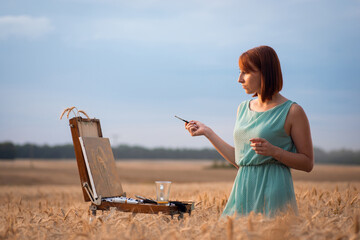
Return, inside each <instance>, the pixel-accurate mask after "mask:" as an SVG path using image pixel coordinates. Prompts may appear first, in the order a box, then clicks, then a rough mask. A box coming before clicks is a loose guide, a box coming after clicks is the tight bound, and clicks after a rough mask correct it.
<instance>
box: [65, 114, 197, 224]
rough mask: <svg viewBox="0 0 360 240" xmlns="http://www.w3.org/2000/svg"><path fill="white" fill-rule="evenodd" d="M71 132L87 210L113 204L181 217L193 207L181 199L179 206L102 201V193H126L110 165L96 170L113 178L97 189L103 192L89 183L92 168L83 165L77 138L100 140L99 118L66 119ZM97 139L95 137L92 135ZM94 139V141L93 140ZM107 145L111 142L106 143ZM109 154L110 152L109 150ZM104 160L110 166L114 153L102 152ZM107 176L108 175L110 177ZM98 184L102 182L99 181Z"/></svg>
mask: <svg viewBox="0 0 360 240" xmlns="http://www.w3.org/2000/svg"><path fill="white" fill-rule="evenodd" d="M69 123H70V129H71V135H72V139H73V143H74V149H75V157H76V161H77V166H78V170H79V175H80V182H81V187H82V191H83V196H84V200H85V201H86V202H89V201H91V205H90V208H89V209H90V211H91V213H92V215H93V216H95V215H96V211H97V210H105V211H106V210H110V209H112V208H115V209H116V210H118V211H123V212H132V213H134V214H135V213H153V214H157V213H159V212H162V213H164V214H169V215H171V216H172V217H173V216H174V215H176V214H178V215H179V216H178V217H179V218H182V217H183V214H184V213H188V214H191V210H193V209H194V203H193V202H181V204H182V208H181V209H180V208H179V207H178V206H175V205H170V206H167V205H157V204H149V203H139V204H129V203H118V202H106V201H103V200H102V198H104V197H120V196H124V197H126V193H125V192H124V191H123V189H122V186H121V182H120V180H119V178H118V175H117V171H116V167H114V168H113V169H109V171H111V173H109V172H104V169H103V168H102V169H100V170H99V169H98V168H96V169H97V171H103V172H101V174H102V175H103V176H106V179H107V181H109V179H112V180H113V179H115V180H114V181H115V182H113V184H108V185H107V188H108V189H107V190H106V191H102V190H104V189H96V190H97V191H99V192H102V193H103V195H99V194H96V193H94V192H93V191H92V189H94V188H92V184H94V185H97V184H96V182H95V183H92V182H93V181H94V180H93V179H92V176H91V174H92V173H91V171H90V174H89V166H86V164H87V162H86V161H85V159H84V154H83V149H82V145H81V142H80V138H82V139H87V138H102V140H101V141H100V142H103V139H104V138H103V136H102V132H101V127H100V121H99V119H90V118H82V117H74V118H71V119H70V120H69ZM94 140H96V139H94ZM95 142H96V141H95ZM109 146H110V145H109ZM111 155H112V152H111ZM104 158H106V160H107V162H108V163H109V164H111V165H113V166H115V161H114V158H113V155H112V156H110V155H109V154H108V155H107V156H104ZM109 176H110V177H109ZM100 186H101V185H100Z"/></svg>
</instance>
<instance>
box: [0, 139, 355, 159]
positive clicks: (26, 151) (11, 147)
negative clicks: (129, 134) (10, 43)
mask: <svg viewBox="0 0 360 240" xmlns="http://www.w3.org/2000/svg"><path fill="white" fill-rule="evenodd" d="M113 153H114V157H115V159H150V160H151V159H175V160H176V159H178V160H180V159H199V160H201V159H213V160H217V159H222V157H221V155H220V154H219V153H218V152H217V151H216V150H215V149H210V148H204V149H187V148H146V147H141V146H129V145H120V146H117V147H113ZM314 154H315V162H316V163H331V164H360V151H352V150H336V151H330V152H326V151H324V150H322V149H320V148H315V149H314ZM15 158H37V159H54V160H56V159H74V158H75V153H74V147H73V145H72V144H65V145H55V146H49V145H41V146H40V145H36V144H22V145H18V144H13V143H11V142H2V143H0V160H1V159H15Z"/></svg>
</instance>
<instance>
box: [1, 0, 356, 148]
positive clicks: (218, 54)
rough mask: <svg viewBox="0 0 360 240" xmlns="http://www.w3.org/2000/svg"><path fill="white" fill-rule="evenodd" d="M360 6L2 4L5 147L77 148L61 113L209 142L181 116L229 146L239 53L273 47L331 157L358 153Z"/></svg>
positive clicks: (131, 132)
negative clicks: (78, 112)
mask: <svg viewBox="0 0 360 240" xmlns="http://www.w3.org/2000/svg"><path fill="white" fill-rule="evenodd" d="M359 22H360V1H355V0H349V1H325V0H314V1H310V0H286V1H285V0H279V1H227V0H225V1H186V0H185V1H176V2H175V1H157V0H153V1H152V0H150V1H143V0H135V1H115V0H114V1H112V0H101V1H100V0H86V1H85V0H56V1H55V0H54V1H49V0H46V1H25V0H18V1H17V0H11V1H10V0H5V1H2V2H1V7H0V102H1V104H0V141H6V140H10V141H13V142H15V143H26V142H31V143H37V144H45V143H47V144H50V145H53V144H63V143H69V142H71V135H70V130H69V127H68V124H67V120H64V119H63V120H61V121H60V120H59V115H60V113H61V112H62V110H63V109H64V108H67V107H70V106H76V107H77V108H79V109H83V110H85V111H86V112H87V113H88V114H89V115H90V116H91V117H96V118H99V119H100V120H101V124H102V130H103V134H104V136H105V137H109V138H110V140H111V142H112V144H113V145H117V144H123V143H126V144H131V145H135V144H136V145H143V146H147V147H158V146H163V147H194V148H200V147H210V146H211V145H210V143H208V142H207V141H206V139H204V138H202V137H197V138H191V137H190V136H189V135H188V134H187V133H186V132H185V131H184V128H183V124H182V122H180V121H178V120H176V119H175V118H174V117H173V116H174V115H175V114H177V115H179V116H181V117H183V118H185V119H189V120H190V119H196V120H199V121H202V122H204V123H206V124H207V125H209V126H211V127H212V128H213V129H214V130H215V131H216V132H217V133H218V134H219V135H220V136H222V137H223V138H224V139H225V140H226V141H228V142H229V143H231V144H232V132H233V125H234V121H235V114H236V108H237V106H238V104H239V103H240V102H242V101H244V100H247V99H249V98H251V96H249V95H246V94H245V93H244V92H243V89H242V88H241V85H239V84H238V83H237V77H238V73H239V70H238V65H237V61H238V57H239V56H240V54H241V53H242V52H244V51H246V50H248V49H249V48H252V47H255V46H259V45H269V46H272V47H273V48H274V49H275V50H276V51H277V53H278V55H279V58H280V62H281V66H282V70H283V76H284V87H283V91H282V94H283V95H284V96H285V97H287V98H289V99H291V100H293V101H296V102H297V103H298V104H300V105H301V106H302V107H303V108H304V110H305V112H306V113H307V115H308V118H309V121H310V125H311V130H312V136H313V142H314V145H315V146H318V147H321V148H323V149H325V150H332V149H341V148H348V149H356V150H359V149H360V138H359V136H360V127H359V123H360V107H359V100H358V95H359V94H360V83H359V74H358V71H359V69H360V47H359V42H360V27H359V24H358V23H359Z"/></svg>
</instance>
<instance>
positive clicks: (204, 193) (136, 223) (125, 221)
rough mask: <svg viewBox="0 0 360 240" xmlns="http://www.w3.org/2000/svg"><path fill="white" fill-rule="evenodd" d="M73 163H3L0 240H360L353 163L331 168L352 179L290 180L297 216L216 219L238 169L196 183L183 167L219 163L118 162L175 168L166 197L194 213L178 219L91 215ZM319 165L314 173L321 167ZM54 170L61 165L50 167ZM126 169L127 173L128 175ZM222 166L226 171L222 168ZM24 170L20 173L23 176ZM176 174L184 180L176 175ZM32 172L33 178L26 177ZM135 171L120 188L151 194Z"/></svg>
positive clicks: (202, 170) (359, 185)
mask: <svg viewBox="0 0 360 240" xmlns="http://www.w3.org/2000/svg"><path fill="white" fill-rule="evenodd" d="M73 164H74V163H69V162H57V163H49V162H41V161H34V162H33V163H31V164H29V163H28V162H26V161H22V162H21V161H18V162H16V163H9V162H8V163H6V162H5V163H0V176H1V178H0V199H1V202H0V211H1V214H0V239H360V233H359V220H360V219H359V218H360V217H359V216H360V194H359V193H360V182H359V181H357V177H358V174H360V171H359V169H360V168H359V167H351V170H350V168H349V169H347V168H346V167H336V171H337V172H336V174H339V171H345V175H347V177H349V176H351V175H352V174H353V179H355V180H347V181H336V179H334V175H335V172H334V174H333V175H328V174H324V176H323V179H324V181H320V180H316V181H314V180H312V181H307V180H306V178H304V179H299V180H295V181H294V185H295V194H296V199H297V203H298V207H299V215H297V216H295V215H293V214H291V213H286V214H283V215H279V216H277V217H276V218H266V217H264V216H262V215H261V214H258V215H256V214H250V215H249V216H247V217H238V218H236V217H227V218H221V217H220V215H221V212H222V210H223V208H224V206H225V204H226V201H227V197H228V195H229V194H230V191H231V187H232V181H228V180H227V176H228V175H231V176H233V175H234V172H235V174H236V171H234V170H219V171H220V173H218V175H216V174H215V173H212V174H213V175H211V174H210V176H208V177H209V178H212V177H213V176H214V174H215V176H218V181H210V179H209V181H206V178H205V177H203V178H200V180H201V181H199V182H192V181H191V180H192V179H190V181H187V180H186V179H188V177H187V176H188V175H186V174H185V175H184V172H186V171H190V170H191V171H197V172H198V175H202V174H203V175H209V171H216V170H211V169H210V170H209V169H208V168H207V167H206V166H207V164H209V163H205V162H202V163H199V164H195V163H192V164H185V165H184V164H182V163H176V164H175V163H173V164H175V165H173V166H172V164H171V163H166V164H164V162H161V163H148V164H149V165H151V167H150V166H149V165H146V164H138V163H137V164H138V165H139V166H138V167H136V165H137V164H136V163H132V164H130V163H128V164H125V163H123V164H124V165H127V166H128V167H129V169H133V171H134V173H139V172H138V171H140V170H141V169H143V168H145V169H146V171H145V170H144V169H143V171H144V172H154V171H155V170H159V169H160V170H162V171H164V172H167V171H170V170H173V171H175V170H176V171H177V172H178V174H179V176H177V178H178V179H179V180H178V181H173V184H172V186H171V193H170V197H171V200H183V201H184V200H192V201H195V203H196V205H195V210H193V212H192V214H191V216H189V215H187V214H186V215H184V218H183V219H178V218H177V217H174V218H171V217H170V216H167V215H163V214H159V215H150V214H149V215H148V214H136V215H133V214H131V213H123V212H117V211H107V212H101V211H98V214H97V216H96V217H92V216H91V215H90V214H89V210H88V207H89V203H85V202H84V201H83V197H82V192H81V189H80V184H79V180H78V179H76V178H74V179H73V180H71V179H72V178H70V177H69V179H70V180H69V179H68V181H69V182H65V183H64V179H62V178H67V177H68V175H67V174H66V173H67V171H70V173H72V171H73V168H72V166H73ZM156 164H158V166H156ZM190 165H191V166H190ZM75 166H76V164H75ZM118 166H119V165H118ZM120 166H121V164H120ZM181 166H182V167H181ZM123 167H124V166H123ZM331 167H332V166H324V167H323V168H325V170H326V169H328V168H330V169H331ZM319 168H321V167H319ZM319 168H318V170H316V171H314V172H315V173H313V174H316V173H317V174H318V175H319V172H321V171H325V170H324V169H323V170H320V169H319ZM51 169H55V170H56V171H58V170H59V171H58V172H56V173H55V172H51ZM129 169H127V172H128V173H129V174H130V173H131V170H129ZM174 169H175V170H174ZM354 169H355V170H354ZM160 170H159V171H160ZM119 171H120V172H121V169H120V170H119ZM221 171H228V172H227V174H222V173H221ZM326 171H327V170H326ZM326 171H325V172H326ZM39 172H43V173H51V174H52V178H51V179H50V181H48V180H49V179H48V178H46V177H44V176H42V175H41V174H39ZM346 173H347V174H346ZM56 174H58V175H56ZM154 174H156V176H153V178H162V179H163V177H164V176H162V175H161V174H160V175H159V172H156V171H155V173H154ZM173 174H174V172H173ZM39 175H40V178H39ZM75 175H76V174H75ZM225 175H226V177H225ZM293 175H294V174H293ZM21 176H23V177H25V178H24V179H25V180H26V181H27V182H26V183H25V180H21ZM166 176H167V175H166V174H165V177H166ZM180 176H183V178H184V179H183V180H181V177H180ZM221 176H223V177H221ZM309 176H310V175H309ZM36 177H38V178H36ZM75 177H77V178H78V176H75ZM326 177H327V178H326ZM31 178H33V179H34V181H35V183H36V184H34V183H31ZM41 178H42V180H43V181H42V182H41V181H40V180H39V179H41ZM137 178H138V180H134V179H135V178H134V179H130V180H129V179H126V178H125V180H123V182H122V185H123V189H124V190H125V191H126V192H127V194H128V196H129V197H134V195H135V194H140V195H143V196H147V197H152V198H155V186H154V184H153V183H152V182H151V181H150V180H151V174H148V175H146V176H145V179H144V180H141V179H143V178H142V176H140V175H139V176H137ZM185 178H186V179H185ZM54 179H58V181H59V182H60V183H56V181H55V180H54ZM139 179H140V180H139ZM149 179H150V180H149ZM224 179H225V180H226V181H224ZM310 179H311V177H310ZM75 180H76V182H75ZM54 181H55V182H54ZM14 182H15V183H16V184H14ZM49 182H50V183H49Z"/></svg>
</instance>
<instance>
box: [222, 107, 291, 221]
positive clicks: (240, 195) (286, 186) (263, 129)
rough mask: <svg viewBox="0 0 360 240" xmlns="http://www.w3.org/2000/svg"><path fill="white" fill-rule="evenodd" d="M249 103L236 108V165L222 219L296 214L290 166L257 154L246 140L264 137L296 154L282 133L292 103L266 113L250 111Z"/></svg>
mask: <svg viewBox="0 0 360 240" xmlns="http://www.w3.org/2000/svg"><path fill="white" fill-rule="evenodd" d="M250 101H251V100H248V101H245V102H243V103H241V104H240V105H239V109H238V115H237V119H236V123H235V129H234V145H235V162H236V164H237V165H238V166H239V170H238V173H237V175H236V178H235V181H234V185H233V188H232V191H231V194H230V196H229V199H228V202H227V204H226V206H225V209H224V211H223V214H222V216H227V215H233V214H236V215H237V216H241V215H248V214H249V213H250V212H251V211H253V212H255V213H263V214H264V215H266V216H269V217H273V216H275V215H276V213H277V212H279V211H286V210H288V208H289V207H290V208H291V209H292V210H293V211H294V212H295V213H296V214H297V211H298V210H297V204H296V198H295V193H294V186H293V181H292V177H291V172H290V169H289V167H287V166H285V165H284V164H282V163H280V162H279V161H277V160H276V159H274V158H272V157H271V156H264V155H260V154H256V153H255V151H254V150H253V149H252V147H251V146H250V141H249V139H251V138H258V137H260V138H264V139H266V140H267V141H268V142H270V143H271V144H273V145H275V146H278V147H280V148H282V149H284V150H286V151H290V152H296V148H295V145H294V143H293V141H292V139H291V137H290V136H289V135H287V133H286V132H285V130H284V124H285V120H286V116H287V114H288V112H289V109H290V107H291V105H292V104H293V102H292V101H290V100H288V101H286V102H284V103H282V104H280V105H277V106H275V107H274V108H272V109H269V110H267V111H265V112H255V111H252V110H250Z"/></svg>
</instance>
